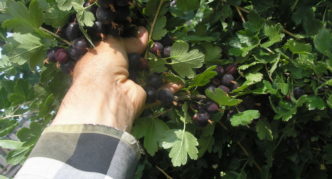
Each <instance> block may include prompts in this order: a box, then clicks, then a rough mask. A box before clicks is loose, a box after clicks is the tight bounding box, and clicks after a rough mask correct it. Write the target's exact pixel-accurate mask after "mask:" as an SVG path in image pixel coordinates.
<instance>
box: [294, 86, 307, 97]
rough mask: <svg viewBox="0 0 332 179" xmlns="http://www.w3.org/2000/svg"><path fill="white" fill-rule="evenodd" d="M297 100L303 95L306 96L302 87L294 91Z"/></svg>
mask: <svg viewBox="0 0 332 179" xmlns="http://www.w3.org/2000/svg"><path fill="white" fill-rule="evenodd" d="M293 93H294V97H295V99H298V98H300V97H301V96H302V95H304V94H305V91H304V90H303V89H302V88H301V87H295V88H294V90H293Z"/></svg>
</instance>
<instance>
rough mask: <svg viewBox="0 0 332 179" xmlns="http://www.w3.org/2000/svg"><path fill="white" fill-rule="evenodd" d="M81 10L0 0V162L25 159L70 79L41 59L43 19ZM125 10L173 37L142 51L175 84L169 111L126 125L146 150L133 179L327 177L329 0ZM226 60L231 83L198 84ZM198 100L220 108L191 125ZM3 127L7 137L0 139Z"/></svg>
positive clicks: (153, 3)
mask: <svg viewBox="0 0 332 179" xmlns="http://www.w3.org/2000/svg"><path fill="white" fill-rule="evenodd" d="M83 3H84V2H83V1H82V0H48V1H42V0H17V1H14V0H3V1H1V2H0V22H1V27H0V42H1V43H0V44H1V46H2V56H1V59H0V137H1V140H0V146H1V147H3V148H8V149H11V151H10V152H9V153H8V156H7V161H8V163H10V164H18V163H22V162H23V161H24V160H25V159H26V157H27V156H28V154H29V152H30V151H31V149H32V148H33V146H34V144H35V143H36V141H37V139H38V137H39V136H40V134H41V132H42V130H43V129H44V128H45V127H46V126H47V124H48V123H49V122H50V121H51V120H52V118H53V117H54V114H55V111H56V109H57V107H58V106H59V103H60V101H61V99H62V98H63V95H64V93H65V91H66V89H68V86H69V85H70V76H68V75H65V74H63V73H62V72H60V71H59V69H57V68H56V66H55V65H54V64H43V60H44V59H45V57H46V51H47V49H49V48H51V47H54V46H66V45H67V44H66V43H65V42H64V41H63V40H61V39H60V38H59V37H57V36H55V35H54V34H52V33H49V32H48V31H47V29H45V24H46V25H49V26H52V27H54V28H62V27H63V26H64V25H65V23H66V22H67V21H68V18H69V16H70V15H71V14H75V15H76V17H77V19H78V21H79V24H80V26H91V25H92V22H93V21H94V17H93V14H91V13H89V12H88V11H86V9H85V8H84V7H83ZM133 8H136V9H137V11H139V12H140V13H142V14H143V15H144V16H145V18H146V19H147V20H148V24H146V26H147V27H148V28H149V30H150V33H151V34H152V36H151V41H152V40H154V41H157V40H161V39H163V38H164V37H165V36H171V37H172V39H175V42H174V43H173V45H172V47H171V55H170V57H165V58H161V57H156V56H155V55H154V54H152V53H150V52H149V51H147V52H146V57H147V58H148V60H149V65H150V68H151V71H156V72H163V76H165V77H167V79H168V81H177V82H178V81H181V82H182V83H183V84H184V88H183V89H182V90H181V91H180V92H179V93H177V94H176V95H177V98H176V100H177V101H176V103H177V106H173V107H171V108H168V107H163V106H157V107H152V108H150V109H147V110H146V111H144V112H143V115H142V116H141V117H140V118H139V119H137V121H136V123H135V126H134V128H133V134H134V135H135V136H136V137H137V138H138V139H139V140H140V141H141V143H142V144H143V147H144V148H145V151H146V155H144V156H143V158H142V160H141V162H140V164H139V166H138V169H137V173H136V176H137V177H141V178H160V177H161V176H162V175H164V174H165V173H166V174H167V175H170V176H172V177H174V178H219V177H222V178H282V177H286V178H313V177H315V178H329V177H331V176H332V172H331V171H332V166H331V164H332V152H331V151H332V144H331V136H332V121H331V116H332V89H331V86H332V85H331V76H332V31H331V27H332V3H331V2H330V1H329V0H314V1H306V0H265V1H259V0H251V1H249V0H222V1H217V0H200V1H199V0H190V1H189V0H183V1H182V0H177V1H176V2H175V1H169V0H137V1H134V3H133ZM7 32H12V33H7ZM3 44H4V45H3ZM228 64H236V65H237V66H238V74H239V75H238V76H237V78H236V81H238V82H239V83H240V86H239V87H238V88H237V89H235V90H233V91H232V92H231V93H229V94H227V93H225V92H224V91H222V90H220V89H216V90H214V91H212V90H208V89H206V87H207V85H208V84H209V83H210V82H211V81H212V79H213V78H214V77H216V76H217V73H216V72H215V68H216V65H222V66H227V65H228ZM297 88H301V89H303V91H304V94H303V95H301V96H300V97H298V96H297V94H296V92H295V91H296V90H295V89H297ZM207 99H211V100H213V101H214V102H216V103H217V104H218V105H219V108H220V109H219V111H218V112H216V113H214V114H213V115H211V120H210V123H209V124H208V125H207V126H206V127H203V128H200V127H197V126H196V125H195V124H194V122H193V121H192V117H191V116H193V115H194V113H195V112H197V111H198V109H196V108H195V105H197V104H201V103H204V100H207ZM26 122H28V123H29V127H23V123H26ZM13 131H17V133H16V134H17V137H18V139H19V141H8V140H7V139H6V136H7V135H8V134H10V133H12V132H13ZM161 170H162V171H163V172H160V171H161Z"/></svg>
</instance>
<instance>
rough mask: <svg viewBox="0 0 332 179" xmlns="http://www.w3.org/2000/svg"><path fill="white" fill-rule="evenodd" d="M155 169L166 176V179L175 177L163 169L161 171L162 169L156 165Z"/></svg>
mask: <svg viewBox="0 0 332 179" xmlns="http://www.w3.org/2000/svg"><path fill="white" fill-rule="evenodd" d="M155 167H156V168H157V169H158V170H159V171H160V172H161V173H162V174H164V175H165V177H166V178H167V179H173V177H171V176H169V175H168V174H167V173H166V172H165V171H164V170H163V169H161V168H160V167H158V166H157V165H155Z"/></svg>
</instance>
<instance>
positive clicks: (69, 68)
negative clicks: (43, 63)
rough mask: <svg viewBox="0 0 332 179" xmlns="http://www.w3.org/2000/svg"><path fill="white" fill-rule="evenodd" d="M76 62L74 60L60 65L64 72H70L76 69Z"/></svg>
mask: <svg viewBox="0 0 332 179" xmlns="http://www.w3.org/2000/svg"><path fill="white" fill-rule="evenodd" d="M74 66H75V63H74V62H73V61H68V62H66V63H63V64H61V65H60V69H61V71H62V72H64V73H67V74H70V73H71V72H72V71H73V69H74Z"/></svg>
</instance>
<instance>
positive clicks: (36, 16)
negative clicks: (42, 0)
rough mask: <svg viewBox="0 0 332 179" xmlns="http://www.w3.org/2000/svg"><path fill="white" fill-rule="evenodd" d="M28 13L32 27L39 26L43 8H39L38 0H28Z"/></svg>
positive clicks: (41, 20) (41, 21)
mask: <svg viewBox="0 0 332 179" xmlns="http://www.w3.org/2000/svg"><path fill="white" fill-rule="evenodd" d="M29 14H30V19H31V21H32V22H33V24H34V27H40V26H41V25H42V24H43V17H44V15H43V10H42V9H41V7H40V4H39V1H38V0H32V1H30V5H29Z"/></svg>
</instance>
